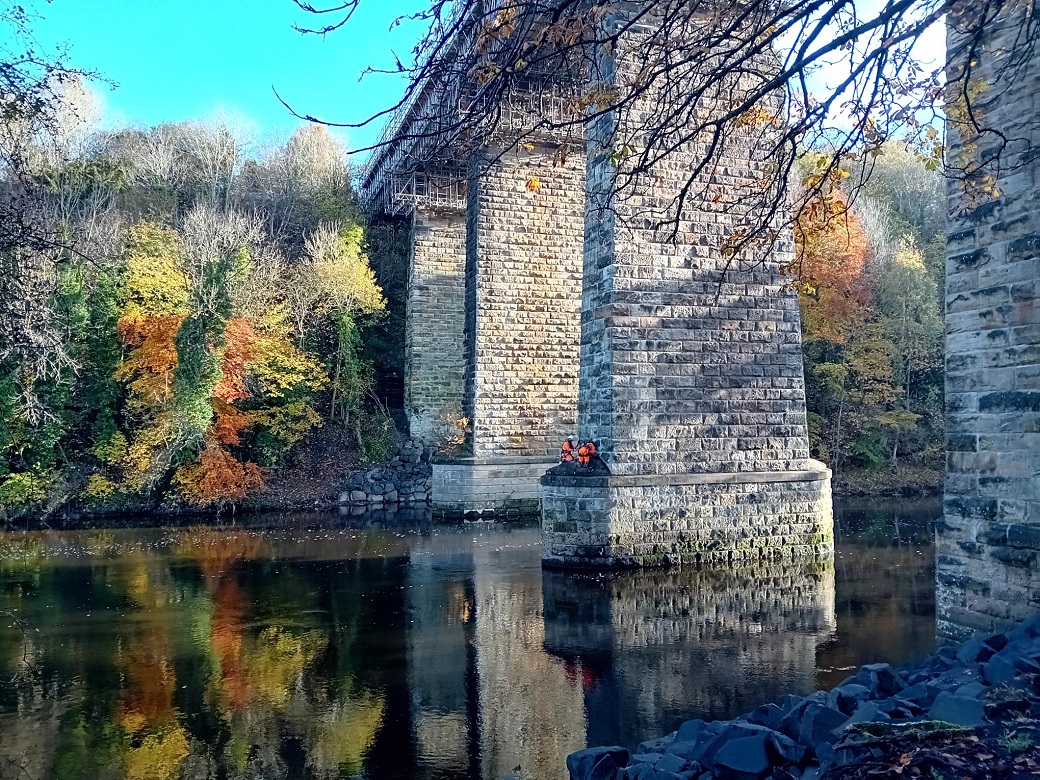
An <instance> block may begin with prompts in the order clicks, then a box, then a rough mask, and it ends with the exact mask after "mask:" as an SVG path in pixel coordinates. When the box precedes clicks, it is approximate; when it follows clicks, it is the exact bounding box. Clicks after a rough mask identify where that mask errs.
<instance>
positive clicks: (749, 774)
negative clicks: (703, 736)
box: [714, 734, 772, 780]
mask: <svg viewBox="0 0 1040 780" xmlns="http://www.w3.org/2000/svg"><path fill="white" fill-rule="evenodd" d="M766 744H767V737H766V735H765V734H757V735H755V736H750V737H742V738H740V739H733V740H730V741H728V742H727V743H726V744H725V745H723V746H722V747H721V748H720V749H719V752H718V753H716V754H715V762H714V763H715V766H714V769H715V777H717V778H720V780H760V779H761V778H763V777H765V776H766V775H767V774H769V770H770V768H771V766H772V764H771V762H770V760H769V755H768V753H767V752H766Z"/></svg>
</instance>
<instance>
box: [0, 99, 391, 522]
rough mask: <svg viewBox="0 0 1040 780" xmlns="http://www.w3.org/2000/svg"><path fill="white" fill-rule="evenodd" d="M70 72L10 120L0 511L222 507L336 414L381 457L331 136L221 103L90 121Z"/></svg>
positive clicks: (364, 270) (360, 239) (353, 249)
mask: <svg viewBox="0 0 1040 780" xmlns="http://www.w3.org/2000/svg"><path fill="white" fill-rule="evenodd" d="M90 104H91V99H90V93H89V91H87V90H85V89H84V88H83V87H82V86H81V85H80V84H79V82H77V81H74V80H73V81H68V82H66V83H65V84H64V85H63V86H62V87H61V89H60V94H58V95H57V96H56V102H54V103H52V104H51V105H50V106H49V107H48V111H47V113H46V115H45V118H46V121H45V122H38V123H34V122H32V121H23V122H20V123H17V122H16V123H12V122H8V123H6V126H5V128H4V130H5V132H6V133H7V135H8V137H7V139H6V140H7V142H8V146H7V149H6V152H7V154H6V159H7V161H8V168H7V178H8V181H7V185H8V190H9V193H10V194H9V197H17V198H20V199H21V200H20V202H19V205H20V206H21V209H22V213H23V214H24V215H25V217H26V219H32V220H34V221H35V228H36V229H35V231H33V232H32V236H31V238H32V240H26V241H23V242H21V244H20V245H19V244H15V245H13V246H10V247H7V248H6V249H5V251H4V253H3V254H4V255H5V257H4V258H3V259H4V263H5V265H6V268H5V269H4V270H5V272H6V276H5V279H4V282H3V283H2V284H3V286H4V287H5V289H4V290H3V293H4V295H5V299H6V300H7V305H6V308H5V312H4V318H5V326H4V329H3V330H4V333H3V334H2V345H0V346H2V347H3V349H2V350H0V512H6V513H7V514H9V515H10V514H12V513H18V512H24V511H27V510H41V509H48V508H54V507H57V506H60V505H63V504H68V503H69V502H74V503H78V504H80V505H84V506H86V507H88V508H92V509H99V508H116V509H118V508H120V507H134V508H147V507H149V506H154V505H156V504H157V503H158V502H160V501H165V502H166V503H172V504H175V505H178V504H179V505H189V506H222V505H226V504H232V503H236V502H240V501H242V500H243V499H244V498H246V497H247V496H249V495H251V494H254V493H257V492H259V491H261V490H262V489H263V487H264V483H265V478H266V476H267V475H268V474H269V473H270V470H271V469H277V468H278V467H279V466H281V465H282V464H283V463H284V462H285V458H286V455H287V453H289V451H290V450H291V449H292V448H293V447H294V446H295V445H297V444H298V443H299V442H300V441H301V440H302V439H303V438H304V437H305V436H307V434H308V432H310V431H312V430H313V429H315V428H316V427H318V426H321V425H327V424H335V425H337V426H340V427H343V428H345V429H346V430H347V431H349V432H350V433H351V437H350V438H351V439H352V441H353V443H354V444H355V446H356V448H357V449H358V450H360V453H361V455H362V457H363V458H368V459H380V458H383V457H386V456H387V454H388V453H389V450H390V447H391V446H392V428H393V425H392V422H391V421H390V418H389V415H388V414H387V413H386V410H385V409H383V408H381V406H380V404H379V403H378V402H377V401H376V396H375V394H374V393H373V392H372V390H373V381H374V374H373V365H372V361H371V360H369V359H368V358H366V357H365V355H364V345H363V343H362V336H361V332H362V330H363V329H364V328H365V327H366V326H369V325H371V324H373V323H376V322H378V321H379V320H380V318H382V317H384V315H385V308H386V301H385V298H384V295H383V293H382V290H381V288H380V286H379V285H378V284H377V282H376V279H375V275H374V273H373V271H372V269H371V268H370V266H369V260H368V255H367V251H368V247H367V244H366V241H365V235H364V230H363V226H362V222H361V219H360V217H359V214H358V211H357V208H356V205H355V200H354V197H353V194H352V191H351V187H350V170H349V168H348V166H347V163H346V154H345V150H344V149H343V147H342V146H341V145H340V143H339V142H338V141H337V140H336V139H335V138H334V137H333V136H332V135H331V134H330V133H329V132H328V131H326V130H325V129H324V128H322V127H317V126H310V127H305V128H301V129H300V130H298V131H297V132H296V133H294V134H293V135H292V137H291V138H289V139H288V140H287V141H285V142H284V143H281V144H276V145H272V146H270V147H269V148H266V149H259V150H257V149H253V150H252V151H249V150H247V148H246V147H245V146H244V144H243V142H242V141H241V139H240V138H239V137H238V136H237V135H236V133H234V132H232V131H231V130H230V129H229V128H228V127H227V126H225V125H222V124H220V123H195V122H184V123H178V124H165V125H160V126H158V127H153V128H148V129H127V130H119V131H100V130H98V129H96V127H95V126H94V124H93V123H92V121H91V105H90Z"/></svg>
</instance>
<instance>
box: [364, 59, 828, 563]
mask: <svg viewBox="0 0 1040 780" xmlns="http://www.w3.org/2000/svg"><path fill="white" fill-rule="evenodd" d="M465 45H466V42H465V41H462V42H460V43H459V44H457V46H458V47H460V48H462V47H465ZM448 49H449V51H450V50H451V47H448ZM615 64H616V65H617V67H614V68H607V69H606V70H607V71H610V72H615V73H619V72H621V71H622V70H623V68H624V64H625V63H623V62H621V63H615ZM465 93H466V85H465V84H459V83H444V82H440V83H429V84H423V85H421V86H420V88H419V89H417V90H416V91H415V93H414V95H413V99H412V100H410V101H409V102H408V103H407V104H406V105H404V106H403V107H402V109H401V110H400V111H399V113H398V115H397V116H396V117H395V118H394V120H393V121H392V122H391V123H390V125H389V127H388V129H387V134H386V136H384V140H385V141H386V142H387V143H386V144H385V145H383V146H381V147H380V148H379V149H378V150H377V151H376V152H375V153H374V155H373V159H372V160H371V162H370V164H369V166H368V167H367V169H366V171H365V172H364V175H363V179H362V191H363V195H364V198H365V200H366V202H367V203H368V205H369V207H370V209H371V210H372V211H375V212H383V213H386V214H390V215H399V216H404V217H406V218H407V219H409V220H410V223H411V251H410V266H409V279H408V296H407V307H408V309H407V315H406V355H405V360H406V373H407V376H406V384H405V406H406V412H407V414H408V418H409V422H410V425H411V430H412V434H413V435H418V436H422V437H427V438H437V437H438V436H439V435H440V429H441V428H442V427H443V426H444V424H445V422H446V421H447V422H450V421H452V420H454V419H457V418H460V417H464V418H467V419H468V421H469V425H470V430H469V432H468V434H467V441H466V452H465V455H464V456H461V457H455V458H453V459H451V460H444V461H442V462H439V463H437V464H435V466H434V477H433V504H434V511H435V513H440V514H456V515H469V514H479V513H482V512H510V511H512V512H525V511H534V512H536V511H538V507H539V506H541V511H542V518H543V520H542V528H543V559H544V561H545V562H546V563H547V564H557V565H583V566H597V567H615V566H646V565H665V564H671V563H682V562H686V563H692V562H697V563H701V562H715V561H730V560H734V559H758V558H762V557H793V556H796V555H807V554H823V555H827V554H829V553H830V551H831V549H832V513H831V496H830V472H829V471H828V470H827V469H826V467H825V466H823V464H821V463H818V462H816V461H813V460H811V459H810V458H809V446H808V435H807V427H806V415H805V393H804V382H803V374H802V356H801V340H800V339H801V337H800V325H799V312H798V303H797V299H796V295H795V293H794V291H793V290H791V289H790V287H789V285H787V284H786V283H785V282H786V280H785V278H784V276H783V274H782V272H781V269H782V267H783V266H784V265H785V263H787V262H789V261H790V259H791V254H792V251H793V248H792V241H791V240H790V237H787V238H786V239H783V240H781V241H780V242H779V245H778V246H777V247H774V248H773V249H772V250H771V251H770V252H769V253H767V254H765V255H764V256H760V257H757V258H755V261H756V262H755V263H753V264H750V265H748V266H745V267H744V268H743V269H738V268H734V269H733V270H730V271H727V272H726V273H725V275H723V273H722V269H723V267H724V266H725V265H726V262H725V260H724V258H723V257H722V255H721V251H720V250H719V248H718V241H717V240H716V239H717V237H718V236H719V235H720V234H721V233H722V232H723V231H724V230H725V229H729V228H732V227H733V226H732V224H731V222H732V220H733V217H732V216H731V215H730V214H727V213H723V212H721V211H720V209H718V208H713V207H712V204H711V203H708V202H698V203H693V204H691V206H690V207H689V208H688V209H686V210H685V211H684V212H683V213H682V214H681V215H680V222H679V231H678V233H677V235H676V236H675V237H674V238H673V237H669V236H666V235H664V234H663V233H664V231H660V230H655V229H653V228H652V227H649V226H647V223H644V222H640V220H637V219H633V218H630V217H632V215H634V214H635V213H636V212H637V211H639V210H640V209H644V210H645V209H646V208H647V207H648V206H652V204H654V203H665V202H668V201H669V200H670V199H671V198H673V197H674V195H675V193H676V192H677V190H678V188H679V187H680V185H681V183H682V180H683V179H682V175H683V170H684V166H688V164H689V162H690V160H691V159H692V154H693V149H692V148H687V147H681V148H679V149H678V150H677V151H676V152H675V154H674V155H673V156H672V158H671V159H669V160H666V161H664V162H663V163H662V164H661V166H660V169H659V170H655V171H654V174H655V175H654V176H653V177H650V178H651V183H650V184H649V185H647V188H644V189H642V190H641V191H640V192H639V193H638V194H637V193H631V194H630V195H624V194H622V195H619V194H617V193H612V192H611V190H610V187H609V186H608V182H609V180H610V177H611V176H612V174H613V171H614V170H615V165H616V161H615V160H612V158H611V152H612V150H613V149H614V148H615V143H616V141H617V139H618V138H619V137H620V135H621V134H622V133H625V132H626V131H627V130H628V128H625V127H623V126H621V124H622V122H623V120H622V119H620V118H619V117H616V116H613V115H612V114H606V115H604V116H602V117H600V118H599V119H598V120H597V121H596V122H593V123H586V126H585V127H584V128H583V130H582V133H581V137H579V138H563V139H561V138H545V139H541V140H542V141H544V142H536V143H531V144H525V145H524V146H523V147H521V148H520V149H519V150H514V149H513V148H512V147H511V141H510V139H509V138H508V137H504V136H503V137H497V136H492V137H486V138H481V139H479V140H478V141H473V140H472V139H470V140H469V141H468V142H467V143H465V144H462V143H457V144H447V145H441V146H440V148H438V149H437V150H436V151H435V152H431V151H430V147H431V146H434V145H435V144H431V143H430V139H431V138H434V137H436V135H437V123H438V122H443V121H444V119H443V117H444V116H445V110H446V107H447V108H448V109H451V108H452V107H453V106H455V105H457V104H459V103H460V102H461V101H463V100H464V99H465ZM515 101H516V103H517V104H519V106H520V108H519V109H512V110H516V112H517V114H518V115H523V114H525V113H531V112H542V113H545V112H553V111H557V110H562V109H561V108H560V106H561V105H562V103H563V101H562V98H561V99H560V100H559V101H557V92H556V91H555V87H552V86H550V85H547V84H544V83H543V84H540V85H538V86H537V88H534V89H532V90H531V91H530V93H529V94H523V95H517V96H515ZM510 109H511V107H510V106H506V107H505V110H506V113H508V110H510ZM506 119H507V120H508V116H507V117H506ZM504 124H505V125H506V126H507V127H508V126H510V123H509V121H505V122H504ZM431 128H432V129H431ZM626 137H627V136H626ZM534 140H535V141H539V139H534ZM636 142H637V143H638V139H637V141H636ZM562 144H566V146H567V150H568V152H567V154H566V155H565V156H561V154H560V151H559V150H560V148H561V145H562ZM724 155H725V157H724V158H722V159H720V164H719V165H718V166H716V168H715V173H714V174H713V175H715V176H716V177H718V178H717V181H716V182H714V183H717V184H718V185H719V186H722V187H733V188H739V187H742V186H747V185H748V184H749V182H750V181H752V180H753V179H755V177H756V175H760V174H761V172H762V170H763V168H764V166H766V165H768V164H769V161H768V160H764V159H762V155H761V154H760V153H758V150H757V149H756V148H755V147H754V145H753V144H750V143H745V144H739V143H738V144H734V145H732V147H731V148H729V149H727V150H726V151H725V152H724ZM532 182H535V183H536V184H535V185H532ZM537 185H540V186H537ZM568 436H573V437H576V439H577V438H580V439H581V440H586V439H592V440H595V441H597V443H598V446H599V451H600V453H601V454H602V456H603V460H604V462H605V463H606V465H607V467H608V468H609V472H610V473H609V474H607V473H603V474H599V475H596V476H585V475H581V476H578V475H573V474H569V475H568V474H563V475H561V474H546V472H547V470H548V469H549V468H550V467H553V466H554V465H556V464H557V463H558V453H559V447H560V443H561V442H562V441H563V440H564V439H565V438H566V437H568Z"/></svg>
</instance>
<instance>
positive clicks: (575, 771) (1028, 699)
mask: <svg viewBox="0 0 1040 780" xmlns="http://www.w3.org/2000/svg"><path fill="white" fill-rule="evenodd" d="M567 769H568V772H569V774H570V778H571V780H608V779H611V778H617V780H645V778H654V780H865V779H866V778H878V777H893V778H894V777H922V778H929V779H930V780H935V779H936V778H940V777H942V778H947V779H948V780H952V778H970V779H971V780H975V779H976V778H978V780H990V779H991V778H993V779H995V778H1004V777H1007V778H1019V777H1033V776H1038V775H1040V617H1038V618H1034V619H1033V620H1030V621H1028V622H1027V623H1025V624H1023V625H1021V626H1018V627H1017V628H1015V629H1013V630H1011V631H1008V632H1006V633H1001V634H994V635H992V636H989V637H985V638H977V639H972V640H969V641H967V642H964V643H963V644H960V645H949V646H946V647H942V648H940V649H939V650H938V651H937V652H935V653H933V654H931V655H929V656H928V657H927V658H926V659H924V660H923V661H921V662H917V663H909V664H904V665H903V666H902V667H900V668H893V667H892V666H890V665H889V664H870V665H867V666H863V667H861V668H860V669H859V670H858V671H857V672H856V674H854V675H852V676H851V677H848V678H847V679H845V680H844V681H843V682H842V683H841V684H839V685H838V686H836V687H834V688H832V689H831V690H829V691H817V692H816V693H813V694H811V695H810V696H806V697H798V696H787V697H786V698H785V699H784V700H783V701H781V702H778V703H771V704H764V705H762V706H760V707H759V708H758V709H756V710H754V711H752V712H750V713H747V714H746V715H744V716H742V717H739V718H734V719H732V720H727V721H713V722H705V721H703V720H690V721H687V722H685V723H683V724H682V725H681V726H680V727H679V728H678V729H677V730H676V731H675V732H672V733H671V734H669V735H667V736H665V737H662V738H660V739H655V740H650V741H648V742H643V743H641V744H640V745H639V748H638V749H637V750H636V751H635V752H634V753H630V752H629V751H628V750H627V749H626V748H624V747H617V746H614V747H597V748H590V749H588V750H583V751H579V752H577V753H573V754H571V755H570V756H568V758H567Z"/></svg>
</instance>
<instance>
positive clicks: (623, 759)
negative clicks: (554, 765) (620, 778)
mask: <svg viewBox="0 0 1040 780" xmlns="http://www.w3.org/2000/svg"><path fill="white" fill-rule="evenodd" d="M628 755H629V753H628V751H627V750H625V748H623V747H617V746H613V747H595V748H588V749H587V750H579V751H578V752H577V753H571V754H570V755H569V756H567V771H568V772H569V773H570V777H571V780H616V777H617V771H618V769H619V768H620V767H624V766H627V765H628Z"/></svg>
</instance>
